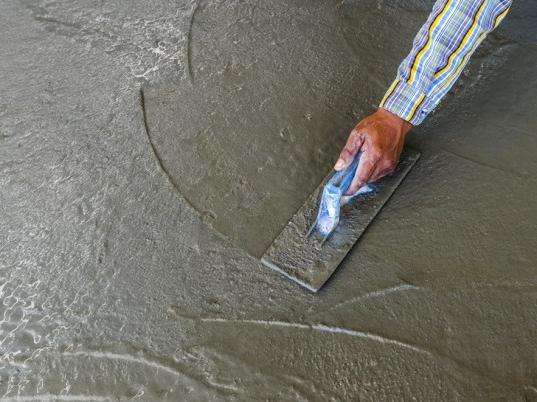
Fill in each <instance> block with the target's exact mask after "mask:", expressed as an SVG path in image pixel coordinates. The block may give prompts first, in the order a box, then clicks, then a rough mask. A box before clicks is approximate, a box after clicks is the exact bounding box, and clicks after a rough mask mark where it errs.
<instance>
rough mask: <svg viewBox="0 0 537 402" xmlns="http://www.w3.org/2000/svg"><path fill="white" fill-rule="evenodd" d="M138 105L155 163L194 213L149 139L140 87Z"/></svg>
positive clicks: (142, 94)
mask: <svg viewBox="0 0 537 402" xmlns="http://www.w3.org/2000/svg"><path fill="white" fill-rule="evenodd" d="M140 106H141V107H142V118H143V120H144V129H145V135H146V136H147V139H148V141H149V145H150V146H151V150H152V151H153V155H155V159H156V160H157V163H158V166H159V167H160V170H162V171H163V172H164V174H165V176H166V177H167V179H168V181H169V182H170V184H171V185H172V187H173V188H174V190H175V192H176V193H177V194H178V195H179V196H180V197H181V198H182V199H183V200H185V201H186V203H187V204H188V206H189V207H190V208H192V210H193V211H194V212H195V213H198V210H197V209H196V208H195V207H194V204H192V202H191V201H190V200H189V199H188V198H187V197H186V196H185V195H183V194H182V193H181V192H180V191H179V186H178V185H177V183H176V182H175V181H174V180H173V177H172V176H171V175H170V173H169V172H168V170H167V169H166V167H165V166H164V162H163V161H162V159H161V158H160V156H159V154H158V152H157V149H156V147H155V144H154V143H153V140H152V139H151V135H150V134H149V125H148V124H147V113H146V109H145V98H144V90H143V89H140Z"/></svg>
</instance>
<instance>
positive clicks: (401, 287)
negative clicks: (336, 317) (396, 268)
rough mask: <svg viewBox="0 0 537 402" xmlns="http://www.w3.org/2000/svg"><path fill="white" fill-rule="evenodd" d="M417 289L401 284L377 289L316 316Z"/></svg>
mask: <svg viewBox="0 0 537 402" xmlns="http://www.w3.org/2000/svg"><path fill="white" fill-rule="evenodd" d="M418 289H420V288H419V287H418V286H414V285H409V284H403V285H397V286H391V287H389V288H384V289H378V290H374V291H372V292H368V293H365V294H363V295H359V296H356V297H353V298H351V299H348V300H345V301H342V302H339V303H337V304H335V305H334V306H332V307H330V308H328V309H326V310H323V311H320V312H318V313H317V314H321V313H325V312H328V311H333V310H335V309H337V308H340V307H343V306H347V305H349V304H353V303H356V302H360V301H364V300H369V299H374V298H376V297H384V296H387V295H389V294H392V293H395V292H404V291H407V290H418Z"/></svg>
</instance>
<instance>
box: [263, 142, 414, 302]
mask: <svg viewBox="0 0 537 402" xmlns="http://www.w3.org/2000/svg"><path fill="white" fill-rule="evenodd" d="M419 156H420V154H419V152H417V151H415V150H413V149H410V148H406V149H405V150H404V151H403V154H402V155H401V158H400V161H399V164H398V165H397V168H396V169H395V171H394V172H393V173H392V174H390V175H389V176H386V177H384V178H382V179H380V180H379V181H378V182H376V183H374V185H373V186H365V187H362V188H361V189H360V190H359V191H358V193H356V194H355V195H353V196H352V197H345V196H344V194H345V192H346V191H347V189H348V187H349V186H350V184H351V182H352V179H353V177H354V173H355V171H356V167H357V166H358V163H359V160H360V154H358V155H357V157H356V158H355V160H354V161H353V163H352V164H351V165H350V166H349V167H348V168H347V169H345V170H343V171H340V172H335V173H330V174H329V175H328V176H327V177H326V178H325V179H324V180H323V181H322V182H321V184H320V185H319V186H318V187H317V189H316V190H315V191H314V192H313V193H312V194H311V195H310V196H309V197H308V199H307V200H306V202H305V203H304V204H303V205H302V207H300V209H299V210H298V211H297V212H296V213H295V214H294V215H293V217H292V218H291V220H290V221H289V223H287V225H286V226H285V227H284V229H283V230H282V231H281V232H280V234H279V235H278V236H277V237H276V238H275V239H274V241H273V242H272V244H271V245H270V246H269V247H268V249H267V250H266V251H265V253H264V254H263V256H262V258H261V261H262V262H263V264H264V265H266V266H268V267H270V268H272V269H274V270H276V271H278V272H280V273H281V274H283V275H285V276H287V277H288V278H289V279H291V280H293V281H295V282H297V283H298V284H300V285H302V286H303V287H305V288H306V289H308V290H310V291H312V292H317V291H318V290H319V289H321V287H322V286H323V285H324V284H325V283H326V281H327V280H328V279H329V278H330V276H331V275H332V274H333V273H334V272H335V270H336V269H337V268H338V266H339V264H340V263H341V262H342V261H343V259H344V258H345V256H346V255H347V253H348V252H349V251H350V249H351V248H352V247H353V245H354V243H356V241H357V240H358V239H359V238H360V236H361V235H362V234H363V233H364V231H365V230H366V228H367V226H368V225H369V224H370V223H371V222H372V221H373V219H374V218H375V216H376V215H377V214H378V213H379V212H380V210H381V209H382V207H383V206H384V205H385V204H386V202H387V201H388V199H389V198H390V196H391V195H392V194H393V193H394V191H395V189H396V188H397V187H398V186H399V185H400V184H401V182H402V181H403V179H404V178H405V176H406V175H407V174H408V172H409V171H410V170H411V169H412V167H413V166H414V164H415V163H416V161H417V160H418V159H419ZM319 200H320V201H319Z"/></svg>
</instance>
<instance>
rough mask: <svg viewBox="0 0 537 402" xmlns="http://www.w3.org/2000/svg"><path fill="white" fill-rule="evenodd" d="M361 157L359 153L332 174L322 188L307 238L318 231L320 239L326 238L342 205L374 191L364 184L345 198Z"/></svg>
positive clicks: (335, 224) (336, 221) (334, 226)
mask: <svg viewBox="0 0 537 402" xmlns="http://www.w3.org/2000/svg"><path fill="white" fill-rule="evenodd" d="M361 156H362V153H361V152H359V153H358V155H356V157H355V158H354V161H353V162H352V163H351V164H350V165H349V166H348V167H347V168H345V169H344V170H340V171H339V172H336V173H334V175H333V176H332V177H331V178H330V179H329V180H328V182H327V183H326V185H325V186H324V188H323V193H322V195H321V202H320V203H319V211H318V212H317V219H316V220H315V223H314V224H313V225H312V227H311V229H310V230H309V232H308V236H310V235H311V234H312V233H314V232H315V231H318V232H319V234H320V235H321V236H322V237H324V238H327V237H328V236H329V235H330V234H331V233H332V232H333V231H334V229H335V228H336V227H337V225H338V223H339V219H340V210H341V207H342V206H343V205H345V204H347V203H349V202H351V201H352V200H353V199H355V198H360V197H363V196H365V195H367V194H371V193H373V192H375V191H376V188H375V186H373V185H371V184H366V185H365V186H363V187H362V188H360V189H359V190H358V191H357V192H356V193H354V194H353V195H351V196H345V193H346V192H347V190H348V189H349V187H350V185H351V183H352V180H353V179H354V175H355V174H356V168H357V167H358V164H359V163H360V157H361Z"/></svg>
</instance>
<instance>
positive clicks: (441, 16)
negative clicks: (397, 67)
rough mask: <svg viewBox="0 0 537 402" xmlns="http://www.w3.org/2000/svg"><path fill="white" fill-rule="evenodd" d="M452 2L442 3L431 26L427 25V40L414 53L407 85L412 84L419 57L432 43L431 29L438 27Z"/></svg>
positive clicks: (421, 56)
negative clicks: (414, 56)
mask: <svg viewBox="0 0 537 402" xmlns="http://www.w3.org/2000/svg"><path fill="white" fill-rule="evenodd" d="M452 2H453V0H448V1H447V2H446V4H445V5H444V8H443V9H442V11H441V12H440V14H438V15H437V16H436V18H435V19H434V21H433V22H432V24H431V26H430V27H429V30H428V36H427V42H426V44H425V46H424V47H423V48H422V49H421V50H420V51H419V53H418V54H417V55H416V58H415V59H414V63H412V66H411V67H410V75H409V77H408V81H407V82H408V84H409V85H412V83H413V82H414V80H415V79H416V74H417V69H418V65H419V64H420V62H421V59H422V58H423V55H424V54H425V53H426V52H427V51H428V50H429V48H430V47H431V43H432V40H431V38H432V35H433V31H434V30H435V29H436V28H437V27H438V24H440V21H441V20H442V18H443V17H444V15H445V14H446V12H447V10H448V9H449V7H450V5H451V3H452Z"/></svg>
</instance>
